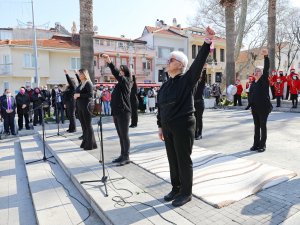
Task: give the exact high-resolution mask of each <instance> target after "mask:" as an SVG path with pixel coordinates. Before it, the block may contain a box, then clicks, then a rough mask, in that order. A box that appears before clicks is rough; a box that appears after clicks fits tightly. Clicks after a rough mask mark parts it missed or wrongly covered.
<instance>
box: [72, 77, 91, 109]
mask: <svg viewBox="0 0 300 225" xmlns="http://www.w3.org/2000/svg"><path fill="white" fill-rule="evenodd" d="M81 85H83V84H82V83H80V84H79V85H78V87H77V88H76V90H75V93H79V94H80V97H79V98H77V99H76V103H77V107H78V109H79V110H85V109H87V108H86V107H87V105H88V104H89V103H90V102H91V100H92V97H93V84H92V82H91V81H87V82H86V83H85V85H84V87H83V88H82V89H80V88H81Z"/></svg>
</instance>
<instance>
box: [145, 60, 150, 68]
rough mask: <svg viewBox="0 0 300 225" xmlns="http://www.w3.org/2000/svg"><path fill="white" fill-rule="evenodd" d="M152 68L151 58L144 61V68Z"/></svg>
mask: <svg viewBox="0 0 300 225" xmlns="http://www.w3.org/2000/svg"><path fill="white" fill-rule="evenodd" d="M150 69H151V63H150V60H147V61H146V62H143V70H150Z"/></svg>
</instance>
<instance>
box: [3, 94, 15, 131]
mask: <svg viewBox="0 0 300 225" xmlns="http://www.w3.org/2000/svg"><path fill="white" fill-rule="evenodd" d="M1 113H2V117H3V120H4V132H5V133H6V135H9V133H10V134H12V135H16V131H15V115H16V101H15V98H14V97H13V96H11V91H10V90H9V89H6V91H5V95H3V97H2V98H1ZM9 131H10V132H9Z"/></svg>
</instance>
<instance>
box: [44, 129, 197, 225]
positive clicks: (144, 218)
mask: <svg viewBox="0 0 300 225" xmlns="http://www.w3.org/2000/svg"><path fill="white" fill-rule="evenodd" d="M55 133H56V130H55V129H54V130H51V131H49V130H47V134H49V135H51V134H54V135H55ZM46 144H47V147H48V149H49V150H50V151H51V153H52V154H53V155H54V156H55V158H56V159H57V161H58V162H59V164H60V165H61V167H62V168H63V169H64V170H65V173H66V174H67V175H68V176H69V177H70V179H71V180H72V181H73V183H74V184H75V185H76V187H77V188H78V190H79V191H80V192H81V193H82V194H83V196H84V197H85V198H86V200H87V201H88V202H89V203H90V204H91V206H92V207H93V209H94V210H95V212H96V213H97V214H98V215H99V217H100V218H101V219H102V220H103V221H104V222H105V224H116V225H127V224H141V225H147V224H159V225H160V224H170V222H168V221H166V220H164V219H162V218H161V217H160V215H161V216H163V217H164V218H165V219H167V220H169V221H172V222H173V223H175V224H192V223H191V222H190V221H188V220H187V219H186V218H184V217H183V216H181V215H179V214H178V213H177V212H175V211H174V210H173V209H172V208H169V207H168V206H167V205H165V204H164V203H162V202H160V201H159V200H157V199H156V198H154V197H153V196H151V195H150V194H148V193H146V192H145V191H143V190H142V189H140V188H139V187H138V186H136V185H135V184H134V183H132V182H131V181H129V180H128V179H126V178H124V177H122V176H121V175H120V174H119V173H117V172H116V171H115V170H114V169H113V168H111V167H109V166H105V175H108V182H107V183H105V184H106V187H107V192H108V196H106V195H105V194H106V191H105V186H104V183H102V182H100V181H99V182H96V183H85V184H81V183H80V182H81V181H86V180H101V179H102V178H103V177H104V174H103V170H102V166H101V164H100V163H99V161H98V160H97V159H96V158H95V157H93V156H92V155H90V154H89V153H88V152H86V151H83V150H82V149H80V148H79V146H78V145H76V144H75V143H74V142H72V141H71V140H69V139H68V138H65V137H62V136H54V137H52V138H51V139H48V140H47V142H46ZM125 189H127V190H129V191H130V192H131V193H132V196H131V193H129V192H128V191H126V190H125ZM128 195H129V196H131V197H130V198H126V196H128ZM116 196H123V198H125V199H126V201H128V203H126V204H124V205H118V204H116V202H115V199H119V198H118V197H116ZM144 204H148V205H151V206H152V207H155V209H156V210H157V211H158V212H159V213H160V215H159V214H158V213H157V212H156V211H155V210H154V209H153V208H151V207H149V206H146V205H144Z"/></svg>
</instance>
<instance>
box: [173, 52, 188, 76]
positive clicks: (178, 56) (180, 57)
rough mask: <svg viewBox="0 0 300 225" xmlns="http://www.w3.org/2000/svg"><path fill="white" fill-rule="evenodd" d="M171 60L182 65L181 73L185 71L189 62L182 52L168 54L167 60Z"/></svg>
mask: <svg viewBox="0 0 300 225" xmlns="http://www.w3.org/2000/svg"><path fill="white" fill-rule="evenodd" d="M171 58H174V59H176V60H177V61H179V62H181V63H182V65H183V72H185V70H186V68H187V65H188V62H189V60H188V58H187V56H186V55H185V54H184V53H183V52H180V51H173V52H171V53H170V57H169V59H171Z"/></svg>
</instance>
